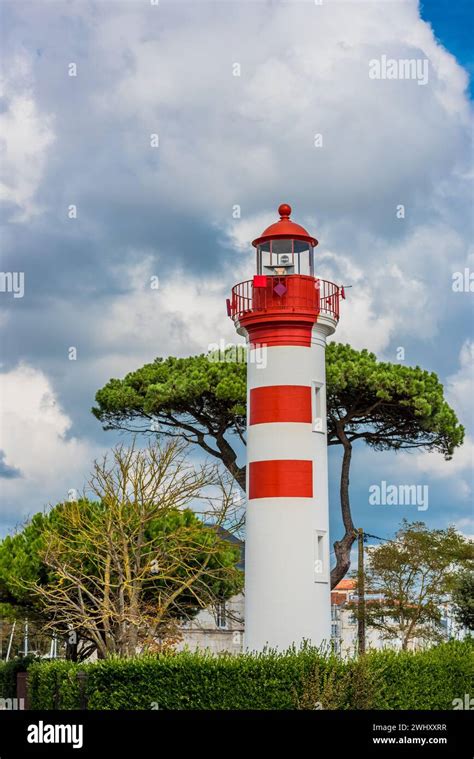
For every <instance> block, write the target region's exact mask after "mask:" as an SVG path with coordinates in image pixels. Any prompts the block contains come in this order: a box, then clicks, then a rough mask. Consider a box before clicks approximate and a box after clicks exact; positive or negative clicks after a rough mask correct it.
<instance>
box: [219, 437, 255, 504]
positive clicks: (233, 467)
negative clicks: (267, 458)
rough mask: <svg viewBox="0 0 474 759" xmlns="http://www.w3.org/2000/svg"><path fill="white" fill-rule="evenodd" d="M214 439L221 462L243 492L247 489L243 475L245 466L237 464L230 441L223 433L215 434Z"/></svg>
mask: <svg viewBox="0 0 474 759" xmlns="http://www.w3.org/2000/svg"><path fill="white" fill-rule="evenodd" d="M215 440H216V443H217V447H218V449H219V451H220V454H221V459H222V463H223V464H224V466H225V467H226V469H227V471H228V472H230V474H231V475H232V477H233V478H234V479H235V480H236V482H237V484H238V485H239V487H240V488H242V490H243V491H244V493H245V491H246V489H247V483H246V475H245V470H246V467H244V466H238V464H237V455H236V453H235V451H234V449H233V448H232V446H231V445H230V443H228V442H227V440H226V439H225V437H224V435H216V437H215Z"/></svg>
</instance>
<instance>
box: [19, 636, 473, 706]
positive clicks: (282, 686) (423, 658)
mask: <svg viewBox="0 0 474 759" xmlns="http://www.w3.org/2000/svg"><path fill="white" fill-rule="evenodd" d="M81 671H82V672H84V673H85V674H86V676H87V680H86V683H85V685H84V688H85V696H86V698H87V708H88V709H100V710H102V709H106V710H121V709H154V708H155V709H156V708H158V709H164V710H169V709H189V710H194V709H205V710H220V709H224V710H228V709H234V710H238V709H259V710H261V709H265V710H270V709H317V708H323V709H410V710H416V709H452V702H453V699H454V698H459V697H463V695H464V694H465V693H473V692H474V682H473V641H472V639H468V640H466V641H462V642H460V641H451V642H449V643H445V644H442V645H439V646H437V647H435V648H431V649H429V650H427V651H422V652H417V653H410V652H394V651H388V650H387V651H373V652H369V653H368V654H366V655H365V656H364V657H361V658H359V659H351V660H348V661H342V660H341V659H339V658H337V657H336V656H335V655H334V654H322V653H321V652H318V651H316V650H314V649H310V648H305V649H303V650H301V651H298V652H297V651H289V652H286V653H284V654H277V653H275V652H269V653H265V654H258V655H250V654H242V655H240V656H231V655H226V654H224V655H220V656H213V655H211V654H209V653H190V652H182V653H178V654H169V653H168V654H166V653H165V654H159V655H156V656H152V655H145V656H137V657H135V658H132V659H119V658H110V659H106V660H103V661H98V662H95V663H91V664H74V663H72V662H64V661H55V662H41V663H38V662H37V663H33V664H32V665H31V666H30V668H29V689H30V704H31V708H33V709H79V708H81V697H80V687H79V682H78V679H77V673H78V672H81Z"/></svg>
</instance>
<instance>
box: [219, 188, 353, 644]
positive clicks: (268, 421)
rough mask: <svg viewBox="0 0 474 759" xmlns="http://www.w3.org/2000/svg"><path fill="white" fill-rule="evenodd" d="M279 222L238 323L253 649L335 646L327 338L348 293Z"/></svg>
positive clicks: (243, 286) (261, 251)
mask: <svg viewBox="0 0 474 759" xmlns="http://www.w3.org/2000/svg"><path fill="white" fill-rule="evenodd" d="M278 212H279V215H280V219H279V220H278V221H276V222H275V223H274V224H272V225H271V226H269V227H268V228H267V229H265V231H264V232H263V234H262V235H261V236H260V237H258V238H257V239H256V240H254V241H253V243H252V244H253V246H254V247H255V249H256V273H255V274H254V276H253V278H252V279H250V280H248V281H245V282H240V283H239V284H237V285H235V286H234V287H233V289H232V295H231V298H230V299H229V300H228V302H227V308H228V314H229V316H230V317H231V318H232V319H233V321H234V324H235V327H236V329H237V332H238V333H239V334H240V335H243V336H244V337H245V338H246V341H247V346H248V354H247V515H246V541H245V649H246V650H248V651H262V650H264V649H265V648H267V649H268V648H275V649H277V650H280V651H282V650H286V649H287V648H288V647H289V646H291V645H293V644H295V645H296V646H300V645H301V644H302V643H303V642H304V641H307V642H308V643H310V644H311V645H315V646H317V645H320V644H322V643H324V642H325V641H326V642H328V641H329V640H330V637H331V606H330V573H329V556H330V550H329V545H330V543H329V503H328V462H327V431H326V370H325V349H326V339H327V337H328V336H329V335H331V334H332V333H333V332H334V331H335V329H336V326H337V323H338V320H339V298H340V296H341V288H339V287H338V286H337V285H335V284H334V283H332V282H328V281H325V280H322V279H320V278H319V277H318V276H317V272H315V262H314V249H315V247H316V245H317V244H318V241H317V240H316V239H315V238H314V237H313V236H312V235H310V234H309V233H308V232H307V231H306V229H304V228H303V227H302V226H300V225H299V224H296V223H295V222H294V221H292V220H291V218H290V215H291V207H290V206H289V205H287V204H286V203H285V204H282V205H281V206H280V207H279V209H278Z"/></svg>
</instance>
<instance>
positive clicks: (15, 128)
mask: <svg viewBox="0 0 474 759" xmlns="http://www.w3.org/2000/svg"><path fill="white" fill-rule="evenodd" d="M0 8H1V28H2V33H1V36H2V38H1V42H2V50H3V54H2V60H1V90H2V91H1V95H0V129H1V143H0V149H1V166H2V180H1V184H0V201H1V221H2V230H1V243H2V245H1V248H2V263H1V271H2V272H4V273H16V274H17V275H20V274H22V275H23V277H24V279H23V288H22V287H21V280H20V279H17V280H16V282H17V285H18V287H17V288H16V290H14V289H13V284H12V286H11V287H10V288H9V287H7V286H6V285H5V286H4V287H3V290H4V292H0V349H1V363H0V399H1V403H0V413H1V420H0V421H1V424H0V489H1V506H0V535H4V534H6V533H7V532H9V531H11V530H13V529H14V528H15V527H16V526H17V525H18V524H20V523H21V522H22V521H23V520H24V519H25V518H26V517H27V516H28V515H31V514H33V513H35V512H36V511H39V510H42V509H43V508H44V507H45V506H47V505H48V504H54V503H56V502H58V501H59V500H61V499H64V498H66V497H67V493H68V491H69V490H70V489H71V488H76V489H78V490H82V487H83V485H84V483H85V481H86V480H87V477H88V473H89V472H90V469H91V464H92V461H93V459H94V458H96V457H98V456H101V455H102V454H103V453H104V452H105V451H106V450H107V449H109V448H110V447H111V446H112V445H113V444H114V443H115V442H116V440H117V435H116V434H115V433H112V432H105V431H104V430H103V429H102V428H101V425H100V424H99V422H98V421H97V420H96V419H95V418H94V417H93V416H92V414H91V413H90V409H91V407H92V405H93V404H94V395H95V393H96V391H97V390H98V389H99V388H100V387H102V386H103V385H104V384H105V383H106V382H107V380H108V379H109V378H110V377H123V376H124V374H125V373H127V372H128V371H132V370H134V369H137V368H138V367H140V366H141V365H143V364H144V363H147V362H150V361H152V360H153V359H154V358H155V357H156V356H168V355H179V356H187V355H193V354H197V353H203V352H206V351H207V350H208V346H209V345H210V344H213V343H219V341H220V340H224V341H226V342H232V341H235V340H236V336H235V333H234V328H233V325H232V322H231V321H230V320H229V319H227V318H226V315H225V299H226V297H227V296H228V294H229V291H230V288H231V287H232V285H234V284H235V283H236V282H239V281H241V280H243V279H247V278H249V277H251V276H252V274H253V273H254V267H255V263H254V250H253V248H252V246H251V244H250V242H251V240H252V239H253V238H255V237H257V236H258V235H259V234H260V233H261V231H262V230H263V229H264V227H265V226H267V225H268V224H269V223H271V222H272V221H274V220H276V218H277V214H276V209H277V207H278V205H279V204H280V203H281V202H288V203H290V204H291V205H292V207H293V214H292V217H293V218H294V219H295V220H296V221H298V222H299V223H301V224H303V225H304V226H306V227H307V228H308V229H309V230H310V231H311V233H312V234H314V235H315V236H316V237H317V238H318V240H319V241H320V244H319V246H318V248H317V251H316V266H317V272H318V274H319V276H321V277H323V278H326V279H330V280H332V281H336V282H341V283H344V284H350V285H352V287H351V289H349V290H348V291H347V294H348V297H347V300H346V301H344V303H343V309H342V317H341V321H340V324H339V326H338V329H337V333H336V335H335V339H337V340H339V341H341V342H349V343H350V344H351V345H352V346H353V347H354V348H357V349H361V348H368V349H370V350H372V351H374V352H375V353H376V355H377V356H378V357H379V358H380V359H382V360H386V361H393V362H397V361H400V360H403V361H404V363H405V364H407V365H419V366H421V367H423V368H425V369H427V370H430V371H435V372H437V373H438V375H439V377H440V379H441V381H442V382H443V384H444V387H445V394H446V398H447V400H448V401H449V403H450V404H451V405H452V406H453V408H454V409H455V410H456V412H457V414H458V416H459V418H460V420H461V422H462V423H463V424H464V425H465V427H466V431H467V432H466V441H465V443H464V445H463V447H462V448H461V449H460V450H458V451H457V452H456V454H455V456H454V458H453V460H452V461H450V462H445V461H444V460H443V459H442V458H441V457H440V456H439V455H438V454H435V453H431V454H430V453H421V452H416V453H406V452H405V453H399V454H394V453H377V452H373V451H369V450H368V449H367V448H365V447H364V445H363V444H362V443H361V444H359V445H357V446H355V449H356V450H355V451H354V460H353V465H352V473H351V497H352V506H353V515H354V521H355V523H356V525H357V526H361V527H363V528H364V529H365V530H366V531H367V532H369V533H371V534H375V535H379V536H381V537H391V536H393V534H394V532H395V530H396V529H397V526H398V525H399V523H400V521H401V520H402V519H403V518H407V519H409V520H410V521H413V520H418V519H422V520H423V521H425V522H426V523H427V524H428V525H429V526H432V527H445V526H447V525H448V524H454V525H455V526H456V527H457V528H458V529H459V530H461V531H462V532H463V533H464V534H466V535H472V534H474V527H473V514H472V495H473V476H472V458H473V450H474V446H473V435H474V418H473V404H472V400H471V398H472V393H473V362H474V339H473V336H472V323H473V307H472V304H473V300H472V299H473V294H472V291H471V290H470V288H469V274H470V273H471V272H473V271H474V252H473V247H472V221H471V210H472V197H473V196H472V173H473V172H472V159H471V144H470V127H471V118H472V100H471V97H472V89H470V86H471V85H470V80H469V72H472V48H471V49H470V48H469V43H468V38H467V29H468V28H469V25H470V21H471V20H472V19H471V20H470V19H469V14H470V3H468V2H466V3H464V2H462V1H461V2H457V3H455V4H453V3H448V2H445V0H439V1H438V2H435V1H434V0H430V1H429V2H424V3H423V5H422V8H421V9H420V7H419V4H418V3H417V2H415V1H414V0H406V1H405V0H403V1H400V2H399V1H389V2H381V1H380V0H378V1H377V2H360V1H359V0H356V1H352V2H338V1H337V0H332V1H330V0H324V2H323V3H317V2H316V3H315V2H312V1H308V2H303V1H299V2H296V1H294V2H278V1H276V0H275V1H273V0H272V1H270V0H269V1H268V2H266V1H264V0H262V1H261V2H238V3H234V2H225V1H223V2H218V3H217V2H214V3H211V2H206V1H201V0H193V1H192V2H190V3H187V2H180V1H178V2H177V1H176V0H174V1H173V2H171V1H169V2H167V0H160V2H158V3H154V2H153V0H151V2H148V0H143V2H142V1H141V0H134V2H126V1H123V2H117V1H116V0H102V1H101V2H89V1H88V0H71V1H70V2H62V0H60V1H55V2H50V1H49V0H42V1H41V2H40V1H39V0H34V1H33V2H24V1H23V0H15V1H14V2H1V4H0ZM471 25H472V24H471ZM387 59H389V60H395V61H398V60H401V59H409V60H413V61H414V62H418V63H415V66H418V68H417V69H416V68H415V71H416V72H419V73H417V74H416V76H414V77H412V78H403V77H402V76H398V78H396V79H393V78H391V79H388V78H372V77H371V76H370V75H369V74H370V71H371V67H372V70H373V63H371V62H373V61H376V62H377V65H378V64H380V66H382V61H383V60H385V61H386V60H387ZM380 71H381V69H380ZM470 93H471V94H470ZM316 135H321V137H320V138H319V139H316ZM316 143H318V144H316ZM321 143H322V144H321ZM236 207H239V209H240V218H236V210H235V209H236ZM401 207H403V212H401V210H400V209H401ZM237 215H238V214H237ZM457 273H461V274H462V281H463V283H464V284H463V285H462V287H461V290H460V291H458V290H456V289H453V278H456V274H457ZM472 276H473V278H474V274H473V275H472ZM154 277H158V278H159V288H158V289H156V288H152V287H151V284H150V283H151V281H152V278H154ZM12 282H13V280H12ZM473 287H474V286H473ZM22 289H23V292H21V290H22ZM20 295H21V296H22V297H19V296H20ZM400 348H403V350H404V358H403V359H400V358H399V356H400V350H399V349H400ZM339 467H340V451H339V450H338V449H331V451H330V503H331V538H332V540H335V539H337V538H338V537H340V536H341V535H342V528H341V520H340V516H339V506H338V500H337V499H338V495H337V490H338V481H337V480H338V472H339ZM381 481H386V482H387V483H388V484H396V485H418V486H421V487H425V486H427V487H428V493H429V504H428V508H426V509H424V507H423V508H422V509H420V508H419V505H420V504H418V505H417V504H413V505H408V506H394V505H392V506H383V505H372V504H370V503H369V492H370V491H369V489H370V488H371V486H373V485H377V484H380V483H381Z"/></svg>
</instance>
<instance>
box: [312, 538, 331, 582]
mask: <svg viewBox="0 0 474 759" xmlns="http://www.w3.org/2000/svg"><path fill="white" fill-rule="evenodd" d="M314 581H315V582H327V581H328V578H327V556H326V533H325V532H315V533H314Z"/></svg>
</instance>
